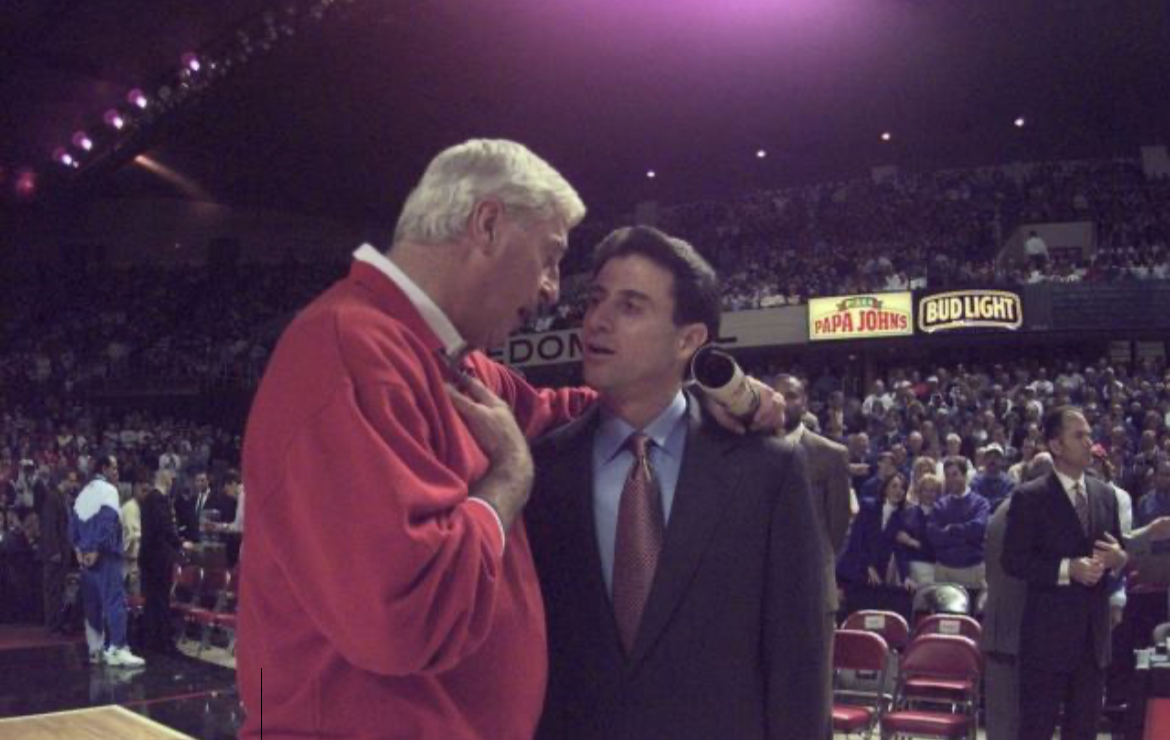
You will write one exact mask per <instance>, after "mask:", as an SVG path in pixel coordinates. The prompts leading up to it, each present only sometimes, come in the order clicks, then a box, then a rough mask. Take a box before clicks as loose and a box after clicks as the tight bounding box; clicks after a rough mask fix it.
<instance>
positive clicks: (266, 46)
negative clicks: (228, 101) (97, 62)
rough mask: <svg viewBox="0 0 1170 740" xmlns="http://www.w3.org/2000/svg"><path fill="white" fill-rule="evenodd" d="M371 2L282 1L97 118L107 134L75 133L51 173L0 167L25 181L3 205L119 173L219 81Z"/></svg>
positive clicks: (93, 129)
mask: <svg viewBox="0 0 1170 740" xmlns="http://www.w3.org/2000/svg"><path fill="white" fill-rule="evenodd" d="M368 1H369V0H283V2H281V3H280V5H279V7H276V8H273V9H269V10H265V11H263V12H261V13H258V14H256V15H253V16H251V17H250V18H248V19H247V20H246V21H244V22H243V23H241V24H240V25H239V26H237V27H235V28H233V29H232V30H230V31H228V32H227V33H226V34H224V35H223V36H221V37H219V38H218V39H215V40H213V41H211V42H210V43H208V44H206V45H204V46H203V47H201V48H199V49H197V50H190V51H187V52H185V53H183V54H182V55H181V56H179V58H178V65H177V66H175V67H173V68H171V69H169V70H167V71H166V72H165V73H164V74H162V75H161V76H160V77H159V78H158V79H157V80H155V82H154V84H151V85H143V86H141V87H135V88H133V89H131V90H129V91H127V93H126V95H125V97H124V98H123V100H122V102H120V103H119V104H117V105H116V106H115V107H111V108H109V109H107V110H106V111H105V112H104V113H101V114H96V116H100V118H98V121H100V123H101V124H104V126H103V125H99V124H97V123H95V124H94V125H92V126H90V127H88V128H87V129H84V130H81V131H77V132H76V133H74V134H73V136H72V138H70V139H69V144H62V145H60V146H58V147H56V148H55V149H54V150H53V152H52V155H51V157H50V160H51V164H52V166H43V167H41V168H37V167H36V166H35V165H29V164H25V163H19V166H17V165H16V164H14V165H11V166H10V165H8V163H0V167H3V169H4V170H6V171H11V172H20V173H21V174H20V175H19V176H18V177H16V178H9V179H6V180H5V182H3V183H0V185H2V186H3V193H2V195H3V197H0V200H7V199H16V200H18V201H27V200H30V199H32V197H33V196H34V195H35V194H37V193H42V192H45V191H49V190H54V189H60V187H61V186H66V185H69V184H71V183H72V182H75V181H79V180H81V179H82V178H85V177H87V176H88V175H89V174H90V173H92V172H95V171H103V170H107V169H113V168H116V167H117V166H119V165H121V164H123V163H125V162H127V161H129V160H131V159H133V158H134V156H135V155H137V154H138V153H139V152H141V151H142V150H144V149H145V148H147V146H148V142H149V141H150V138H151V135H152V134H156V133H157V131H158V129H159V127H160V126H161V125H162V124H163V123H166V122H168V121H170V120H171V119H172V118H173V117H174V115H175V114H177V113H178V112H180V111H182V110H185V109H187V108H189V107H190V106H191V105H192V104H193V103H195V102H196V101H197V100H198V99H199V98H201V97H202V96H203V95H204V94H205V93H206V92H207V91H208V90H210V89H212V88H213V87H214V86H215V85H216V84H217V83H218V82H219V81H220V80H222V79H224V78H226V77H228V76H230V75H232V74H234V73H236V72H238V71H239V70H240V69H242V68H243V67H244V66H246V65H247V64H249V63H250V62H251V61H252V60H253V59H256V58H257V57H259V56H262V55H264V54H267V53H269V52H271V51H272V50H274V49H276V48H277V47H278V46H280V45H281V44H283V43H286V42H287V40H288V39H291V38H293V37H295V36H296V35H297V33H298V32H300V31H306V30H309V29H310V28H311V27H313V26H314V25H315V24H318V23H321V22H323V21H326V20H328V19H330V18H331V17H334V16H336V15H338V14H339V13H340V12H343V11H344V10H345V9H347V8H349V7H350V6H354V5H357V4H358V3H360V2H368ZM96 116H95V117H96ZM13 180H14V182H13Z"/></svg>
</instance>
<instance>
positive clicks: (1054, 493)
mask: <svg viewBox="0 0 1170 740" xmlns="http://www.w3.org/2000/svg"><path fill="white" fill-rule="evenodd" d="M1085 488H1086V494H1087V496H1088V500H1089V529H1090V532H1089V535H1088V536H1086V535H1085V533H1084V531H1083V530H1082V529H1081V523H1080V521H1079V520H1078V519H1077V514H1076V510H1075V509H1073V505H1072V503H1071V502H1070V501H1069V498H1068V495H1067V494H1066V493H1065V492H1064V488H1063V487H1062V486H1061V485H1060V481H1059V480H1058V479H1057V477H1056V474H1055V473H1050V474H1048V475H1046V476H1044V477H1042V478H1037V479H1036V480H1034V481H1029V482H1028V483H1025V484H1024V485H1022V486H1020V487H1019V488H1018V489H1017V490H1016V493H1015V494H1014V495H1013V496H1012V503H1011V507H1010V508H1009V509H1008V513H1007V531H1006V532H1005V534H1004V547H1003V557H1002V563H1003V569H1004V571H1005V572H1006V573H1007V574H1008V575H1010V576H1015V577H1016V578H1020V579H1022V580H1024V581H1026V582H1027V584H1028V594H1027V598H1026V599H1025V603H1024V617H1023V622H1022V623H1021V625H1020V660H1021V661H1023V662H1024V663H1026V664H1028V665H1030V666H1032V667H1035V668H1040V669H1043V670H1050V671H1054V672H1070V671H1072V670H1073V669H1074V668H1076V665H1077V662H1078V661H1079V659H1080V656H1081V648H1082V647H1083V644H1084V640H1085V639H1086V636H1087V635H1089V634H1090V631H1091V633H1092V641H1093V649H1094V650H1095V652H1096V655H1097V662H1098V664H1099V665H1100V666H1101V667H1102V668H1104V667H1105V666H1106V665H1108V664H1109V659H1110V634H1109V632H1110V630H1109V584H1108V582H1109V580H1110V579H1108V578H1102V579H1101V580H1100V581H1098V582H1097V585H1096V586H1094V587H1092V588H1088V587H1086V586H1082V585H1080V584H1079V583H1076V582H1075V581H1073V582H1070V584H1069V585H1067V586H1058V585H1057V578H1058V575H1059V572H1060V561H1061V560H1063V559H1065V558H1070V559H1075V558H1080V557H1087V556H1091V555H1092V554H1093V543H1094V542H1095V541H1097V540H1099V539H1103V538H1104V535H1105V533H1106V532H1109V533H1110V534H1112V535H1113V536H1114V537H1115V538H1116V539H1117V541H1118V542H1121V541H1122V538H1121V524H1120V521H1119V519H1118V515H1117V497H1116V496H1115V495H1113V491H1112V490H1110V489H1109V487H1108V486H1107V485H1106V484H1104V483H1102V482H1101V481H1099V480H1097V479H1095V478H1092V477H1088V476H1086V477H1085Z"/></svg>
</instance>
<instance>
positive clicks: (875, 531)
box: [837, 473, 914, 612]
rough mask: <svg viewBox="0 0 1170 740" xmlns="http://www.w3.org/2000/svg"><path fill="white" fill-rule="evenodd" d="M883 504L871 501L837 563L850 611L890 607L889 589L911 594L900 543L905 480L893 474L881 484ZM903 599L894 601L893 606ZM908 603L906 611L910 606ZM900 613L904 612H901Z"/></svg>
mask: <svg viewBox="0 0 1170 740" xmlns="http://www.w3.org/2000/svg"><path fill="white" fill-rule="evenodd" d="M879 495H880V497H881V498H880V500H876V499H875V500H868V501H865V502H863V503H862V504H861V510H860V511H859V512H858V514H857V516H856V517H855V518H854V519H853V523H852V524H851V525H850V527H849V537H848V539H847V540H846V542H845V550H844V552H843V553H842V554H841V557H840V558H839V559H838V561H837V582H838V583H839V584H840V585H841V586H842V588H844V590H845V602H846V608H847V609H848V611H850V612H852V611H857V610H858V609H869V608H888V607H890V606H891V603H890V602H891V596H890V594H889V593H888V591H889V589H897V590H905V589H907V588H909V589H910V590H912V589H913V588H914V584H913V582H912V581H909V575H910V571H909V563H908V560H907V557H906V555H907V553H906V548H904V547H902V546H900V545H899V543H898V534H899V533H901V532H902V531H904V527H905V522H904V520H903V517H902V512H903V510H904V508H905V503H906V479H905V477H904V476H902V474H901V473H893V474H892V475H890V477H888V478H886V479H885V480H884V481H882V487H881V489H880V491H879ZM902 601H904V600H903V599H901V598H899V597H897V596H895V597H893V603H894V605H897V604H900V603H901V602H902ZM905 601H906V604H905V606H906V611H908V607H909V603H908V600H905ZM897 610H898V611H903V610H902V609H901V608H898V609H897Z"/></svg>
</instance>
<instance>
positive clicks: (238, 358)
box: [0, 160, 1170, 393]
mask: <svg viewBox="0 0 1170 740" xmlns="http://www.w3.org/2000/svg"><path fill="white" fill-rule="evenodd" d="M1070 220H1081V221H1092V222H1094V223H1095V224H1096V227H1097V243H1098V249H1097V251H1096V253H1095V254H1094V255H1093V256H1092V257H1090V258H1087V259H1084V258H1075V257H1069V256H1067V255H1062V254H1059V253H1054V254H1053V255H1052V256H1051V258H1050V259H1047V260H1045V261H1043V262H1042V263H1039V264H1030V263H1028V264H1026V263H1024V262H1023V261H1016V262H1010V263H1007V262H1003V263H997V254H998V252H999V250H1000V249H1001V247H1002V246H1003V243H1004V240H1005V239H1006V238H1007V236H1008V235H1010V233H1011V232H1012V230H1014V229H1015V227H1016V226H1018V225H1019V224H1023V223H1036V222H1048V221H1070ZM659 222H660V225H661V227H662V228H663V229H665V230H666V231H667V232H669V233H673V234H678V235H680V236H683V237H685V238H687V239H688V240H689V241H691V242H692V243H694V244H695V245H696V246H697V247H698V248H699V249H700V250H701V251H703V252H704V253H705V254H706V255H707V256H708V258H709V259H710V260H711V261H712V263H713V264H714V265H715V266H716V268H717V269H719V271H720V273H721V275H723V277H724V282H725V286H726V288H725V291H724V292H725V309H727V310H742V309H749V308H762V307H764V308H766V307H771V306H778V305H789V304H799V303H804V302H806V301H807V300H808V299H809V298H811V297H817V296H825V295H842V294H851V293H857V292H870V291H884V290H905V289H914V288H923V287H941V286H963V285H968V284H978V285H980V286H982V287H987V286H991V285H1020V284H1025V283H1034V282H1039V281H1064V282H1069V281H1087V282H1103V281H1123V280H1137V279H1165V278H1167V277H1170V180H1167V179H1151V178H1147V177H1146V176H1145V175H1144V174H1143V172H1142V170H1141V167H1140V165H1139V163H1138V162H1136V161H1133V160H1110V161H1093V162H1065V163H1056V164H1044V165H1035V166H1023V165H1021V166H1018V167H1016V168H986V169H977V170H962V171H953V172H934V173H924V174H904V175H897V176H892V177H889V178H885V179H882V180H880V181H875V180H873V179H860V180H854V181H849V182H840V183H827V184H819V185H812V186H806V187H795V188H786V189H782V190H772V191H763V192H754V193H750V194H747V195H745V196H743V197H742V198H740V199H738V200H731V201H718V202H701V203H692V204H685V205H678V206H668V207H664V208H663V209H662V210H661V212H660V214H659ZM609 227H610V224H607V223H603V222H601V221H598V220H594V221H589V222H586V223H585V224H583V225H582V226H581V227H579V228H578V229H577V230H575V231H574V233H573V237H572V238H573V242H574V248H573V250H571V252H570V257H569V259H568V260H567V261H566V264H565V265H564V268H563V272H564V273H565V275H566V278H565V280H564V285H563V290H562V293H563V298H562V301H561V303H560V305H559V306H557V307H556V308H555V309H553V310H551V311H550V312H549V313H548V314H547V315H544V316H540V317H537V318H535V319H534V320H533V322H532V323H531V324H530V325H529V326H528V327H527V329H528V330H538V331H548V330H556V329H565V328H571V327H573V326H576V325H578V324H579V322H580V318H581V316H582V314H583V311H584V293H585V291H584V290H582V286H583V285H584V284H585V275H584V272H585V271H586V270H587V267H588V253H589V247H590V246H591V245H592V244H594V243H596V242H597V241H598V240H600V238H601V237H602V236H604V234H605V233H606V232H607V231H608V229H609ZM346 269H347V265H346V262H345V261H339V262H313V263H299V262H292V261H289V262H286V263H284V264H280V265H264V266H260V265H239V266H236V267H234V268H230V269H222V270H218V271H217V270H209V269H207V268H205V267H200V268H193V267H175V268H163V267H158V266H139V267H134V268H130V269H113V268H108V267H91V268H90V269H85V270H80V269H72V270H69V269H58V270H41V271H39V272H33V273H30V274H28V275H27V276H24V277H22V279H20V280H15V281H13V282H11V283H9V284H8V285H7V286H6V290H5V291H3V292H0V308H2V309H3V312H4V315H6V316H8V317H9V321H8V327H9V331H8V336H7V337H6V342H7V346H6V347H5V351H4V352H3V353H2V354H0V383H3V385H4V387H6V388H19V389H22V390H27V391H28V392H34V391H35V392H37V393H43V392H45V391H46V390H52V391H63V392H65V393H68V392H70V391H72V390H74V389H76V388H83V389H84V388H93V387H104V386H109V385H111V384H115V385H116V384H118V383H120V382H127V381H129V380H132V381H133V382H135V383H136V384H138V385H141V384H142V383H143V382H144V381H145V382H156V383H158V384H160V385H162V386H164V387H166V386H170V387H172V388H173V387H175V386H176V385H180V384H187V385H200V386H203V387H207V386H208V385H210V384H220V385H223V384H231V385H237V386H240V387H245V388H248V387H251V386H253V385H254V384H255V382H256V380H257V379H258V378H259V375H260V373H261V371H262V370H263V367H264V364H265V362H266V360H267V357H268V354H269V353H270V352H271V351H272V347H273V344H274V342H275V339H276V337H278V336H279V333H280V330H281V329H282V328H283V326H284V325H285V324H286V323H287V322H288V320H290V319H291V316H292V314H293V312H294V311H296V310H297V309H298V308H299V307H300V306H302V305H304V303H305V302H306V301H308V300H309V299H310V298H311V297H312V296H313V295H315V294H317V293H319V292H320V290H322V289H323V288H324V287H325V286H326V285H328V284H329V283H330V282H332V281H334V280H336V279H337V278H339V277H341V276H342V275H344V274H345V271H346Z"/></svg>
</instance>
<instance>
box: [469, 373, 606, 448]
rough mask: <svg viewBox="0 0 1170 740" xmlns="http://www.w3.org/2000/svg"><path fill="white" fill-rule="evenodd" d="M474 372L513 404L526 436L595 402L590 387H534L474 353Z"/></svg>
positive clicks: (532, 436) (541, 431) (559, 422)
mask: <svg viewBox="0 0 1170 740" xmlns="http://www.w3.org/2000/svg"><path fill="white" fill-rule="evenodd" d="M475 361H476V373H477V375H479V377H481V378H485V379H488V380H487V381H486V382H488V384H489V385H490V386H493V387H494V390H495V391H496V393H497V394H498V395H499V396H500V397H501V398H503V399H504V400H505V401H507V402H508V404H509V405H510V406H511V407H512V411H513V413H514V414H515V415H516V422H517V423H518V424H519V425H520V428H521V429H522V430H524V436H526V437H528V439H536V438H537V437H539V436H540V435H542V434H544V433H545V432H547V431H549V430H551V429H555V428H557V427H559V426H561V425H562V424H566V423H568V422H570V421H572V420H573V419H576V418H577V417H578V416H580V415H581V414H582V413H584V411H585V409H587V408H589V406H590V405H591V404H593V403H594V402H595V401H597V391H595V390H593V389H592V388H584V387H582V388H541V389H537V388H533V387H532V386H531V385H530V384H529V383H528V381H527V380H525V379H524V378H522V377H521V376H520V375H519V374H518V373H517V372H516V371H515V370H513V369H511V368H510V367H507V366H505V365H501V364H499V363H497V362H495V361H493V360H490V359H488V358H487V357H486V356H484V355H482V354H478V353H477V354H476V356H475Z"/></svg>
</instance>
